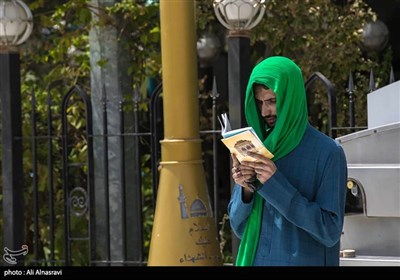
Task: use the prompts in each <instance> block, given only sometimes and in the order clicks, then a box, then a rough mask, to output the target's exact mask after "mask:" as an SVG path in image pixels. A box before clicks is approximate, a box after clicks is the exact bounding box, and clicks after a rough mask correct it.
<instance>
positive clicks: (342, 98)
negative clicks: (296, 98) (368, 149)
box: [198, 0, 392, 134]
mask: <svg viewBox="0 0 400 280" xmlns="http://www.w3.org/2000/svg"><path fill="white" fill-rule="evenodd" d="M333 2H334V1H330V0H279V1H277V0H268V1H266V14H265V16H264V18H263V20H262V21H261V22H260V24H259V25H258V26H256V27H255V28H254V29H253V30H252V32H251V47H252V63H253V64H255V63H257V62H258V61H260V60H261V59H262V58H265V57H268V56H272V55H283V56H287V57H289V58H292V59H293V60H294V61H295V62H296V63H298V64H299V66H300V67H301V68H302V70H303V75H304V77H305V79H307V78H308V77H310V76H311V75H312V74H313V73H314V72H317V71H318V72H321V73H322V74H323V75H325V76H326V77H327V78H328V79H329V80H330V81H331V82H332V83H333V84H334V86H335V89H336V94H337V114H338V126H341V127H346V126H349V119H348V110H349V108H348V96H347V94H346V87H347V81H348V77H349V74H350V72H351V71H352V72H353V73H354V78H355V87H356V88H355V98H356V101H355V102H356V126H365V125H366V115H367V114H366V95H367V93H368V92H369V89H368V85H369V83H368V79H369V72H370V70H371V69H373V70H374V73H375V82H376V86H377V87H381V86H384V85H386V84H387V82H388V80H389V78H388V77H389V72H390V62H391V58H392V54H391V49H390V48H387V49H386V50H385V51H384V52H383V53H365V52H363V51H362V48H361V40H362V30H363V27H364V26H365V24H366V23H368V22H371V21H375V20H376V19H377V15H376V14H375V13H374V12H373V11H372V10H371V9H370V8H369V7H368V6H367V4H365V3H364V2H363V1H362V0H353V1H341V2H343V3H344V2H347V4H342V5H336V4H334V3H333ZM198 3H199V4H200V6H199V7H198V15H199V17H198V21H199V28H200V29H201V30H207V31H208V30H213V32H215V33H217V34H218V33H219V32H220V28H219V27H220V24H219V23H218V21H217V20H216V19H215V17H213V10H212V1H201V3H200V1H198ZM312 100H313V104H309V105H310V107H311V110H313V111H316V116H315V119H317V120H318V119H319V120H322V123H320V124H319V128H320V129H321V130H323V131H327V122H328V120H327V112H328V102H327V98H326V93H325V92H324V91H323V90H322V89H321V88H320V86H319V85H317V87H316V89H315V91H314V92H313V96H312ZM313 111H312V112H313ZM315 119H314V121H316V120H315ZM345 133H347V131H346V130H344V131H339V134H345Z"/></svg>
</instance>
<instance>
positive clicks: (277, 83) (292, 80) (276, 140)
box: [236, 56, 308, 266]
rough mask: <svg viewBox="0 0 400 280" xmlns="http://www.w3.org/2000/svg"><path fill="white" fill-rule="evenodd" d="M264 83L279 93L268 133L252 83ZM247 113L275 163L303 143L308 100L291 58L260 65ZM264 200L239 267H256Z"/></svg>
mask: <svg viewBox="0 0 400 280" xmlns="http://www.w3.org/2000/svg"><path fill="white" fill-rule="evenodd" d="M254 83H257V84H262V85H265V86H266V87H268V88H269V89H271V90H273V91H274V92H275V94H276V115H277V120H276V123H275V127H274V128H273V129H272V130H270V131H268V132H267V129H266V124H265V121H264V119H263V118H262V117H261V114H260V110H259V109H258V108H257V104H256V101H255V98H254V93H253V84H254ZM245 114H246V120H247V123H248V125H249V126H251V127H253V128H254V130H255V132H256V133H257V135H258V136H259V137H260V139H264V140H263V142H264V145H265V146H266V147H267V148H268V150H270V151H271V152H272V153H273V154H274V157H273V160H274V161H276V160H278V159H280V158H282V157H284V156H286V155H287V154H288V153H290V152H291V151H292V150H293V149H294V148H296V146H297V145H298V144H299V143H300V141H301V139H302V138H303V135H304V132H305V131H306V128H307V124H308V112H307V99H306V93H305V89H304V80H303V75H302V73H301V70H300V68H299V67H298V66H297V65H296V64H295V63H294V62H293V61H292V60H290V59H288V58H286V57H281V56H273V57H269V58H267V59H265V60H263V61H262V62H260V63H259V64H257V65H256V66H255V67H254V69H253V71H252V73H251V75H250V79H249V82H248V84H247V90H246V99H245ZM263 201H264V200H263V198H262V197H261V195H259V194H258V193H255V197H254V204H253V209H252V211H251V214H250V216H249V218H248V220H247V224H246V228H245V231H244V234H243V237H242V240H241V242H240V246H239V252H238V255H237V259H236V265H237V266H250V265H252V264H253V261H254V257H255V254H256V251H257V246H258V240H259V236H260V229H261V221H262V211H263Z"/></svg>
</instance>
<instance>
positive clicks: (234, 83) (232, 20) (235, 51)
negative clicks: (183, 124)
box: [213, 0, 266, 263]
mask: <svg viewBox="0 0 400 280" xmlns="http://www.w3.org/2000/svg"><path fill="white" fill-rule="evenodd" d="M265 1H266V0H214V3H213V4H214V12H215V15H216V17H217V19H218V21H219V22H220V23H221V24H222V25H223V26H225V27H226V28H227V29H228V30H229V33H228V36H227V44H228V91H229V94H228V96H229V119H230V122H231V125H232V128H233V129H235V128H240V127H244V126H247V125H246V120H245V115H244V110H243V108H244V106H243V104H244V99H245V95H246V94H245V93H246V86H247V82H248V80H249V77H250V73H251V65H250V37H249V36H250V30H251V29H252V28H253V27H255V26H256V25H257V24H259V23H260V21H261V20H262V18H263V16H264V14H265ZM238 246H239V240H238V239H237V238H235V237H234V236H232V255H233V256H234V259H235V258H236V255H237V248H238ZM234 263H235V260H234Z"/></svg>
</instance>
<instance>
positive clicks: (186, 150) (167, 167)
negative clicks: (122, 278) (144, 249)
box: [148, 0, 222, 266]
mask: <svg viewBox="0 0 400 280" xmlns="http://www.w3.org/2000/svg"><path fill="white" fill-rule="evenodd" d="M160 18H161V46H162V49H161V52H162V74H163V102H164V103H163V104H164V140H162V141H161V163H160V165H161V173H160V183H159V188H158V195H157V204H156V211H155V217H154V225H153V232H152V238H151V244H150V254H149V261H148V265H149V266H169V265H171V266H194V265H197V266H198V265H207V266H209V265H221V264H222V259H221V254H220V251H219V244H218V238H217V233H216V228H215V223H214V220H213V213H212V208H211V204H210V200H209V196H208V192H207V186H206V180H205V174H204V169H203V161H202V158H201V140H200V138H199V108H198V96H197V92H198V89H197V60H196V59H197V54H196V28H195V1H194V0H174V1H170V0H161V1H160Z"/></svg>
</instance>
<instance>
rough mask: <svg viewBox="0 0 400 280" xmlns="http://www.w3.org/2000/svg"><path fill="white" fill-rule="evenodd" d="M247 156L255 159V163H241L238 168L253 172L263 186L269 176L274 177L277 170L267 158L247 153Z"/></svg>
mask: <svg viewBox="0 0 400 280" xmlns="http://www.w3.org/2000/svg"><path fill="white" fill-rule="evenodd" d="M247 154H248V155H249V156H251V157H253V158H255V159H257V161H255V162H250V161H243V162H242V163H241V164H240V168H241V169H245V170H253V171H255V173H256V178H257V179H258V181H260V183H261V184H265V182H267V181H268V179H269V178H271V176H272V175H274V173H275V172H276V169H277V168H276V165H275V163H274V162H273V161H272V160H270V159H269V158H266V157H264V156H262V155H259V154H257V153H253V152H248V153H247ZM235 182H236V181H235Z"/></svg>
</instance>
